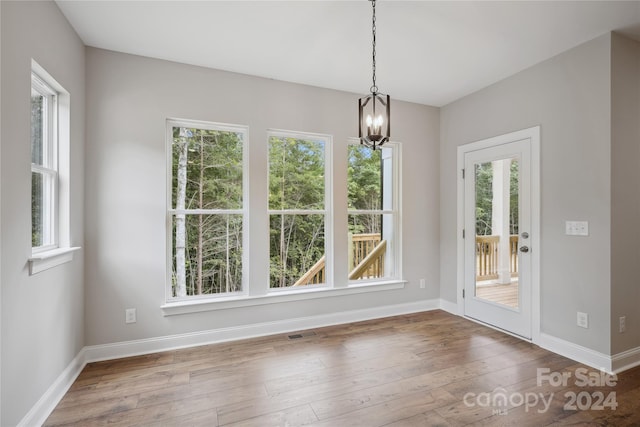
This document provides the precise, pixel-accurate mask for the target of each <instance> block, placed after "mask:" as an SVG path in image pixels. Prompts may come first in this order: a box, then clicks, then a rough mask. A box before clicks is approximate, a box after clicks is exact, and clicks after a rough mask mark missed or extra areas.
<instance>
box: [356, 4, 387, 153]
mask: <svg viewBox="0 0 640 427" xmlns="http://www.w3.org/2000/svg"><path fill="white" fill-rule="evenodd" d="M369 1H370V2H371V7H372V9H373V15H372V16H373V17H372V20H371V34H372V36H373V43H372V47H373V49H372V59H373V67H372V75H373V79H372V80H373V84H372V85H371V88H370V89H369V91H370V93H369V94H367V95H365V96H363V97H362V98H360V99H359V100H358V122H359V130H358V136H359V137H360V143H361V144H364V145H367V146H369V147H371V148H373V149H374V150H375V149H376V147H380V146H381V145H382V144H384V143H385V142H387V141H389V138H390V136H391V98H390V97H389V95H385V94H382V93H380V92H378V86H377V85H376V0H369Z"/></svg>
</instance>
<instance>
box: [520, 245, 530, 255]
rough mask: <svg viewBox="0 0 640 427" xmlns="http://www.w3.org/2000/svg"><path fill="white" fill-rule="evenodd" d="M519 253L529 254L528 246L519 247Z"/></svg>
mask: <svg viewBox="0 0 640 427" xmlns="http://www.w3.org/2000/svg"><path fill="white" fill-rule="evenodd" d="M520 252H524V253H525V254H526V253H527V252H529V246H520Z"/></svg>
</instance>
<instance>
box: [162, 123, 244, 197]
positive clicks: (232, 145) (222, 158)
mask: <svg viewBox="0 0 640 427" xmlns="http://www.w3.org/2000/svg"><path fill="white" fill-rule="evenodd" d="M242 144H243V141H242V134H241V133H236V132H228V131H219V130H207V129H193V128H182V127H174V128H173V144H172V150H173V155H172V171H173V173H172V179H173V183H172V206H173V207H174V208H175V209H242Z"/></svg>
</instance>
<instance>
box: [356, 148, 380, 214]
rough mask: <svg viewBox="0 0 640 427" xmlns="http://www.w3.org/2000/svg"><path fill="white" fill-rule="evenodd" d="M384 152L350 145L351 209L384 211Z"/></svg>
mask: <svg viewBox="0 0 640 427" xmlns="http://www.w3.org/2000/svg"><path fill="white" fill-rule="evenodd" d="M381 161H382V150H375V151H374V150H372V149H371V148H369V147H366V146H364V145H349V170H348V176H349V178H348V180H349V181H348V190H349V209H358V210H376V209H382V166H381V165H382V163H381Z"/></svg>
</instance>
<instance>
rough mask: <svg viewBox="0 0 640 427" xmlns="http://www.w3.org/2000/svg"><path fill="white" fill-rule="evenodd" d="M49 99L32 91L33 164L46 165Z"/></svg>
mask: <svg viewBox="0 0 640 427" xmlns="http://www.w3.org/2000/svg"><path fill="white" fill-rule="evenodd" d="M46 100H47V98H46V97H44V96H42V95H41V94H39V93H38V92H37V91H35V90H33V89H31V163H34V164H36V165H44V163H43V162H44V134H45V133H44V132H45V127H46V125H45V124H46V109H45V108H46Z"/></svg>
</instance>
